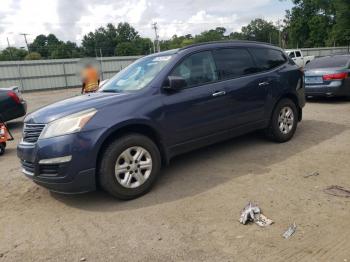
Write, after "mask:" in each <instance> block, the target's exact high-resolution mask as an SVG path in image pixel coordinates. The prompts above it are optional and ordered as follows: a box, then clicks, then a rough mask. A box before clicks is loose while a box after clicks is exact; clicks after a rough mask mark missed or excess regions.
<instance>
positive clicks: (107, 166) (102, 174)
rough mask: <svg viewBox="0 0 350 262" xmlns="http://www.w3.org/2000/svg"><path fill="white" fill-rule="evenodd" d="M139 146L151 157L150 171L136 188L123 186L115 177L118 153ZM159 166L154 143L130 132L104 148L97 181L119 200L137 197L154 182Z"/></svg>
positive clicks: (158, 154) (157, 151)
mask: <svg viewBox="0 0 350 262" xmlns="http://www.w3.org/2000/svg"><path fill="white" fill-rule="evenodd" d="M133 146H141V147H143V148H145V149H146V150H147V151H148V152H149V153H150V155H151V158H152V171H151V174H150V176H149V178H148V179H147V180H146V181H145V183H144V184H142V185H141V186H139V187H137V188H125V187H123V186H122V185H121V184H119V182H118V180H117V178H116V177H115V170H114V169H115V164H116V161H117V158H118V157H119V155H120V154H121V153H122V152H123V151H124V150H126V149H127V148H130V147H133ZM160 167H161V158H160V153H159V150H158V148H157V146H156V145H155V143H154V142H153V141H152V140H151V139H149V138H148V137H146V136H142V135H138V134H130V135H127V136H124V137H121V138H118V139H117V140H115V141H114V142H112V143H111V144H110V145H109V146H108V147H107V148H106V150H105V152H104V155H103V157H102V160H101V164H100V168H99V174H98V176H99V182H100V185H101V186H102V188H103V189H104V190H106V191H107V192H109V193H110V194H112V195H113V196H115V197H117V198H119V199H121V200H129V199H134V198H137V197H139V196H141V195H144V194H145V193H147V192H148V191H149V190H150V189H151V188H152V186H153V184H154V183H155V181H156V179H157V177H158V174H159V172H160Z"/></svg>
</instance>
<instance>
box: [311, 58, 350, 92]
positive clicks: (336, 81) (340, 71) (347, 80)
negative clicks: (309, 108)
mask: <svg viewBox="0 0 350 262" xmlns="http://www.w3.org/2000/svg"><path fill="white" fill-rule="evenodd" d="M305 93H306V95H307V96H346V97H350V55H333V56H326V57H321V58H317V59H315V60H313V61H312V62H310V63H309V64H308V65H307V66H306V67H305Z"/></svg>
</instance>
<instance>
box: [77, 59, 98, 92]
mask: <svg viewBox="0 0 350 262" xmlns="http://www.w3.org/2000/svg"><path fill="white" fill-rule="evenodd" d="M81 77H82V89H81V93H82V94H87V93H93V92H96V91H97V90H98V87H99V84H100V75H99V73H98V71H97V69H96V68H95V67H94V66H93V65H92V64H87V65H85V67H84V69H83V70H82V72H81Z"/></svg>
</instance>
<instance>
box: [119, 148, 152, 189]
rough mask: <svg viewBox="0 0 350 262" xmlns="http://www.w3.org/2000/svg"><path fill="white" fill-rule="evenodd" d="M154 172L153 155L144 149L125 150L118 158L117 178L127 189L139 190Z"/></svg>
mask: <svg viewBox="0 0 350 262" xmlns="http://www.w3.org/2000/svg"><path fill="white" fill-rule="evenodd" d="M151 172H152V157H151V154H150V153H149V152H148V151H147V150H146V149H145V148H143V147H140V146H134V147H129V148H127V149H126V150H124V151H123V152H122V153H121V154H120V155H119V156H118V158H117V162H116V165H115V177H116V179H117V181H118V183H119V184H120V185H122V186H123V187H125V188H137V187H139V186H141V185H142V184H144V183H145V182H146V180H147V179H148V178H149V176H150V175H151Z"/></svg>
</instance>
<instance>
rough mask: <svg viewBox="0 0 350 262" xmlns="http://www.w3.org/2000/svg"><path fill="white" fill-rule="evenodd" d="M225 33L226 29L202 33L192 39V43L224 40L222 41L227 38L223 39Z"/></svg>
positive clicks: (221, 28)
mask: <svg viewBox="0 0 350 262" xmlns="http://www.w3.org/2000/svg"><path fill="white" fill-rule="evenodd" d="M225 32H226V29H225V28H223V27H217V28H215V29H211V30H208V31H204V32H202V33H200V34H199V35H196V36H195V37H194V42H196V43H202V42H211V41H219V40H224V39H227V37H225V35H224V34H225Z"/></svg>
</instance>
